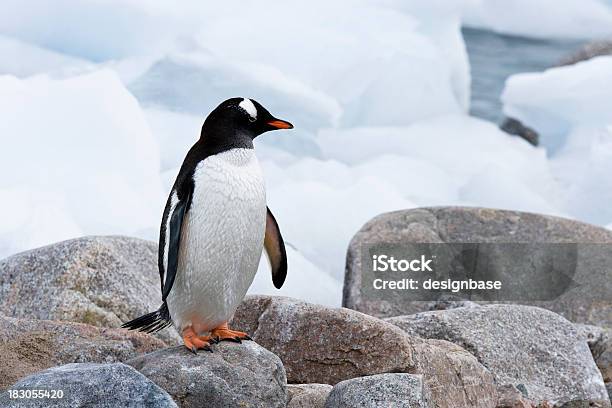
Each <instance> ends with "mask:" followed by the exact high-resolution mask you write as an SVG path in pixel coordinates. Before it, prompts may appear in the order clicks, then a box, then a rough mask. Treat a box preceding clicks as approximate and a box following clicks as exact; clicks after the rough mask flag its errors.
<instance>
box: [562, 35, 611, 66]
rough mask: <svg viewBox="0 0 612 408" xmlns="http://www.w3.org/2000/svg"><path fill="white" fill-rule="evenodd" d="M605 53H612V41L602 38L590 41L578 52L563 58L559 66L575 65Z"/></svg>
mask: <svg viewBox="0 0 612 408" xmlns="http://www.w3.org/2000/svg"><path fill="white" fill-rule="evenodd" d="M603 55H612V41H610V40H608V41H605V40H603V41H602V40H600V41H593V42H591V43H588V44H586V45H585V46H584V47H582V48H581V49H580V50H578V51H577V52H575V53H573V54H572V55H569V56H568V57H566V58H564V59H562V60H561V61H560V62H559V64H558V66H563V65H573V64H576V63H577V62H580V61H586V60H589V59H591V58H595V57H600V56H603Z"/></svg>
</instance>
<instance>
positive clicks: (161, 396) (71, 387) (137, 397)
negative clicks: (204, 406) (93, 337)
mask: <svg viewBox="0 0 612 408" xmlns="http://www.w3.org/2000/svg"><path fill="white" fill-rule="evenodd" d="M10 389H11V390H24V391H25V390H49V391H50V392H52V390H61V391H62V393H63V394H62V396H63V397H62V398H54V399H51V398H37V399H11V398H10V392H9V391H5V392H3V393H2V394H0V406H2V407H10V408H22V407H23V408H29V407H49V406H53V407H66V408H79V407H83V408H96V407H100V408H111V407H112V408H122V407H126V408H128V407H143V408H144V407H151V408H153V407H155V408H163V407H176V404H175V403H174V401H173V400H172V398H171V397H170V396H169V395H168V394H167V393H166V392H165V391H164V390H162V389H161V388H160V387H158V386H157V385H155V384H154V383H153V382H152V381H150V380H148V379H147V378H146V377H145V376H144V375H142V374H140V373H139V372H138V371H136V370H134V369H133V368H132V367H129V366H127V365H125V364H122V363H114V364H91V363H76V364H67V365H64V366H59V367H53V368H50V369H48V370H45V371H42V372H39V373H35V374H32V375H31V376H29V377H26V378H24V379H22V380H21V381H19V382H17V383H16V384H14V385H13V386H11V388H10Z"/></svg>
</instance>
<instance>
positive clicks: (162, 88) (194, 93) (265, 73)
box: [129, 51, 340, 134]
mask: <svg viewBox="0 0 612 408" xmlns="http://www.w3.org/2000/svg"><path fill="white" fill-rule="evenodd" d="M167 78H176V80H175V81H173V85H172V86H168V82H167ZM129 87H130V90H131V91H132V92H133V93H134V95H136V97H137V98H138V99H139V100H140V101H142V102H143V103H144V104H145V105H147V106H159V107H163V108H166V109H168V108H170V109H171V110H174V111H179V112H183V113H189V114H192V115H200V116H201V117H204V116H205V115H206V114H207V112H210V111H211V110H212V109H214V108H215V107H216V106H217V105H218V104H219V103H220V102H221V101H223V100H225V99H227V98H229V97H234V96H243V97H252V98H254V99H256V100H258V101H259V102H260V103H262V104H263V105H264V106H266V107H267V108H268V109H269V110H270V111H271V112H274V114H275V115H277V116H279V117H289V116H291V120H292V121H293V122H295V124H296V125H298V126H299V127H301V128H302V129H316V128H319V127H324V126H331V125H333V124H334V123H335V122H337V120H338V117H339V116H340V107H339V105H338V103H337V102H336V101H335V100H334V99H333V98H331V97H329V96H327V95H325V94H324V93H322V92H319V91H316V90H314V89H312V88H309V87H308V86H306V85H304V84H303V83H301V82H299V81H296V80H294V79H292V78H289V77H287V76H285V75H283V73H282V72H280V71H279V70H277V69H275V68H273V67H270V66H266V65H259V64H256V63H250V64H246V63H242V64H236V63H232V62H231V61H224V60H222V59H219V58H217V57H214V56H212V55H210V54H209V53H207V52H205V51H193V52H191V53H187V54H177V55H169V56H167V57H164V58H162V59H160V60H159V61H157V62H156V63H155V64H153V65H152V66H151V68H150V69H149V70H147V71H146V72H145V73H144V74H143V75H142V76H141V77H139V78H137V79H136V80H134V81H133V82H132V83H131V84H130V86H129ZM198 134H199V132H198Z"/></svg>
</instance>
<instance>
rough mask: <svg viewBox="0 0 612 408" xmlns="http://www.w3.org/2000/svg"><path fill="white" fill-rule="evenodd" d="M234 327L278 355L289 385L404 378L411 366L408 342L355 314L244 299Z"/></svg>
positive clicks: (389, 327) (274, 299)
mask: <svg viewBox="0 0 612 408" xmlns="http://www.w3.org/2000/svg"><path fill="white" fill-rule="evenodd" d="M233 327H234V328H236V329H239V330H244V331H246V332H247V333H249V334H250V335H251V337H252V338H253V340H255V341H256V342H257V343H259V344H261V345H262V346H263V347H265V348H267V349H268V350H270V351H272V352H273V353H275V354H277V355H278V356H279V357H280V358H281V360H282V361H283V364H284V365H285V369H286V370H287V379H288V380H289V382H291V383H298V384H305V383H324V384H336V383H337V382H339V381H342V380H346V379H349V378H354V377H360V376H364V375H371V374H379V373H386V372H408V371H409V370H410V369H411V368H412V366H413V363H412V358H411V354H412V347H411V339H410V337H409V336H407V335H406V334H405V333H404V332H403V331H402V330H401V329H398V328H397V327H395V326H393V325H392V324H389V323H386V322H384V321H382V320H379V319H376V318H373V317H371V316H367V315H364V314H363V313H359V312H355V311H354V310H348V309H334V308H329V307H325V306H319V305H313V304H309V303H306V302H302V301H299V300H295V299H290V298H285V297H270V296H247V298H246V299H245V300H244V301H243V302H242V304H241V305H240V306H239V308H238V310H237V311H236V315H235V316H234V322H233Z"/></svg>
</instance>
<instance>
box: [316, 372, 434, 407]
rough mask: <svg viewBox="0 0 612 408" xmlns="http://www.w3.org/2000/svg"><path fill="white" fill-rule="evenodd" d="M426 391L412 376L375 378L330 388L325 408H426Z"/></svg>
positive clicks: (421, 382)
mask: <svg viewBox="0 0 612 408" xmlns="http://www.w3.org/2000/svg"><path fill="white" fill-rule="evenodd" d="M429 406H430V405H429V390H428V389H427V387H426V386H425V384H424V382H423V377H422V376H420V375H414V374H400V373H396V374H378V375H371V376H368V377H359V378H353V379H351V380H345V381H342V382H340V383H338V384H336V385H335V386H334V388H333V389H332V391H331V393H330V394H329V397H327V401H326V402H325V408H355V407H361V408H382V407H394V408H428V407H429Z"/></svg>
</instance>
